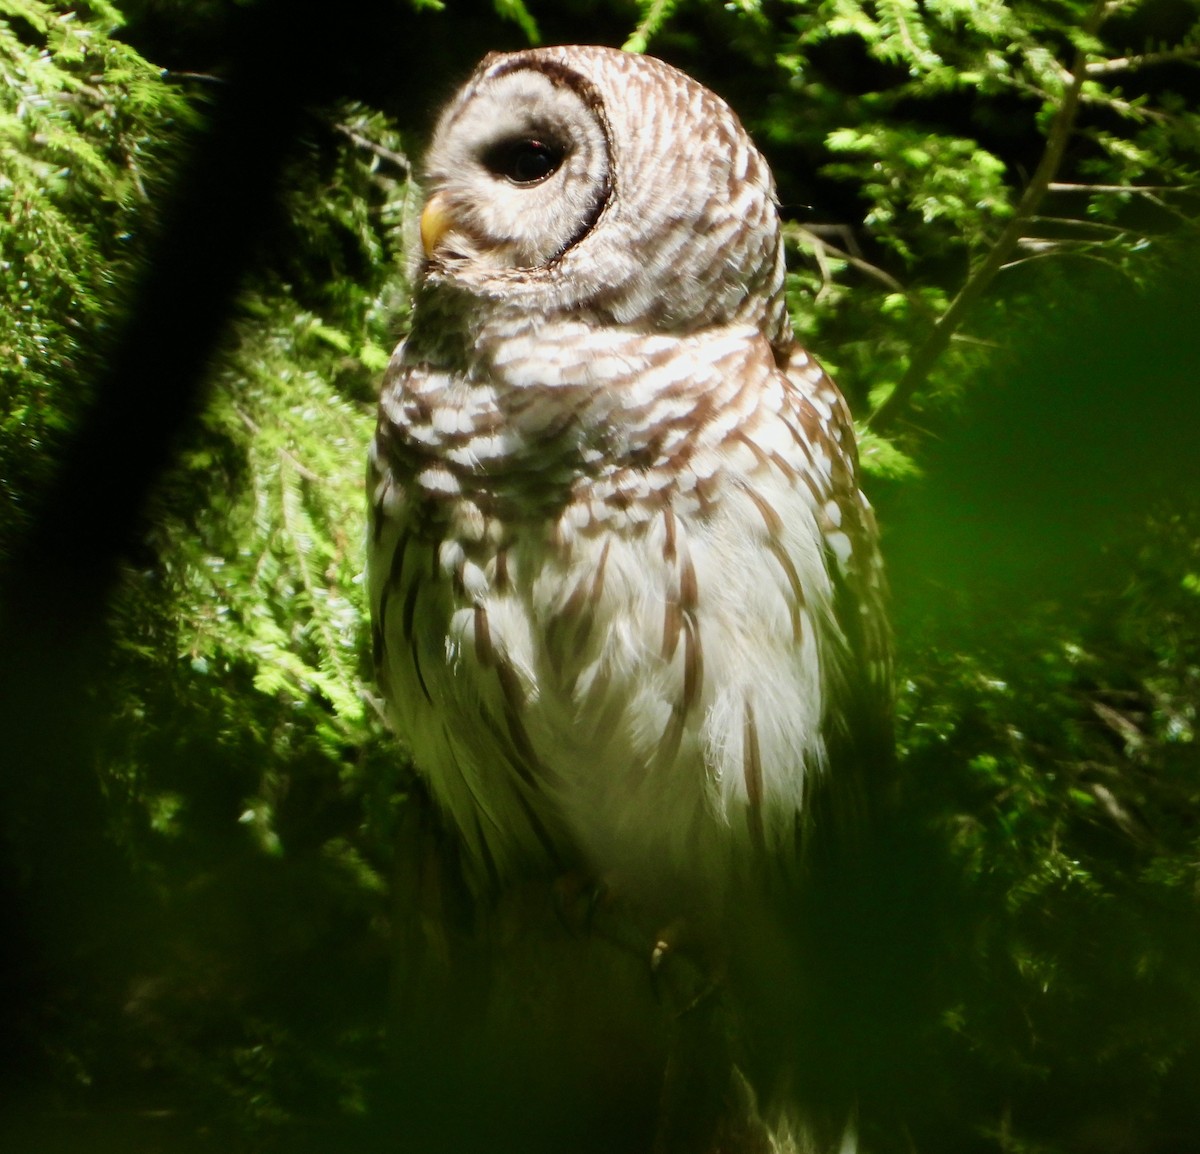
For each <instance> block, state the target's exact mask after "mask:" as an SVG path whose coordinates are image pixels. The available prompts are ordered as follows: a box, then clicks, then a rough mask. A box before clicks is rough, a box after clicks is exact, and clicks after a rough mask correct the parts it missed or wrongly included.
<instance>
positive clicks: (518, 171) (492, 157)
mask: <svg viewBox="0 0 1200 1154" xmlns="http://www.w3.org/2000/svg"><path fill="white" fill-rule="evenodd" d="M562 161H563V149H562V148H561V147H560V146H559V145H557V144H553V143H551V142H550V141H546V140H538V139H536V138H534V137H518V138H517V139H515V140H505V141H502V142H501V143H500V144H496V145H493V146H492V147H491V148H489V149H488V150H487V152H485V153H484V154H483V164H484V167H485V168H486V169H487V170H488V172H491V173H493V174H495V175H496V176H502V177H504V179H505V180H511V181H512V182H513V184H539V183H540V182H541V181H543V180H545V179H546V177H548V176H550V175H552V174H553V173H555V172H557V171H558V166H559V165H560V164H562Z"/></svg>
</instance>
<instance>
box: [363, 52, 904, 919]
mask: <svg viewBox="0 0 1200 1154" xmlns="http://www.w3.org/2000/svg"><path fill="white" fill-rule="evenodd" d="M425 186H426V190H427V201H426V204H425V208H424V212H423V214H422V217H421V238H422V243H423V247H424V253H425V259H424V262H423V263H422V265H421V267H420V271H419V275H418V278H417V283H416V290H415V301H414V307H413V313H412V328H411V332H410V333H409V335H408V337H407V338H406V339H405V340H404V342H403V343H402V344H401V345H400V347H399V348H398V349H397V350H396V353H395V355H394V357H393V359H392V362H391V365H390V367H389V369H388V372H387V376H386V379H385V381H384V385H383V391H382V396H381V400H380V406H379V419H378V427H377V431H376V434H375V438H374V441H373V443H372V445H371V449H370V460H369V470H368V493H369V504H370V530H369V557H368V572H369V588H370V604H371V613H372V619H373V644H374V659H375V666H376V671H377V676H378V680H379V684H380V686H381V688H382V690H383V693H384V697H385V699H386V702H387V711H388V714H389V717H390V719H391V721H392V723H393V724H394V726H395V728H396V730H397V731H398V732H399V734H401V735H402V737H403V738H404V740H405V741H406V742H407V743H408V745H409V747H410V748H411V751H412V756H413V759H414V762H415V764H416V766H417V767H418V769H419V770H420V772H421V773H422V774H423V775H424V777H425V779H426V780H427V782H428V786H429V789H430V791H431V793H432V795H433V797H434V798H435V799H436V801H437V803H438V805H439V806H440V808H441V810H442V811H443V812H444V815H445V818H446V820H447V822H448V824H449V825H450V827H452V829H453V830H454V831H455V832H456V834H457V837H458V838H459V839H460V842H461V846H462V858H463V861H464V863H465V869H466V872H467V875H468V878H469V882H470V885H471V887H472V888H473V889H474V890H475V891H476V892H477V893H478V894H481V895H486V894H490V893H496V892H500V891H503V890H504V888H505V887H506V886H508V885H511V884H512V883H514V882H515V881H517V880H519V879H521V878H526V877H529V876H533V875H540V876H546V877H552V876H555V875H558V874H562V873H565V872H567V871H573V872H575V873H578V874H582V875H584V876H587V877H590V878H592V879H594V880H595V881H596V882H598V883H602V884H603V885H604V886H606V887H607V889H608V890H609V891H610V892H611V893H613V894H615V895H616V896H617V899H618V900H619V901H621V902H623V903H624V904H625V905H626V907H627V908H628V909H630V910H631V911H635V913H636V915H637V916H638V917H641V918H643V919H645V921H646V922H647V924H650V925H654V924H659V923H661V924H663V925H665V924H666V923H668V922H671V921H677V920H680V919H682V920H683V921H685V922H688V923H690V924H692V925H694V926H696V927H699V928H698V931H697V933H698V936H699V937H700V938H701V939H704V940H709V939H711V938H713V937H719V936H720V934H721V933H722V927H723V926H725V925H728V924H729V923H728V918H729V916H730V911H731V909H733V910H735V911H736V909H737V908H740V906H741V904H742V903H743V902H744V899H745V895H746V893H747V892H749V887H750V886H753V885H756V884H758V879H759V878H760V876H761V877H765V876H767V875H769V874H772V873H778V874H780V875H781V876H788V875H789V871H793V870H797V869H800V868H801V866H802V861H803V858H804V854H805V844H806V841H808V840H810V839H811V834H812V830H813V829H814V828H815V827H819V826H820V825H821V824H822V823H823V822H825V823H828V824H829V825H830V827H831V828H832V827H833V826H837V827H849V826H851V825H852V824H853V821H854V814H855V813H856V811H857V809H858V808H859V806H860V804H861V801H862V796H863V794H864V791H866V790H868V789H869V783H867V781H866V775H867V773H868V772H869V766H868V767H867V769H864V763H865V762H869V760H870V757H871V756H872V754H871V753H870V752H869V750H870V749H871V748H872V743H874V742H878V740H879V735H880V734H881V733H883V732H884V731H885V730H886V715H887V701H888V690H887V682H888V634H887V629H886V625H885V621H884V615H883V610H882V601H883V579H882V575H881V567H880V562H879V557H878V551H877V543H876V530H875V525H874V519H873V516H872V512H871V509H870V506H869V505H868V503H867V501H866V499H865V498H864V497H863V495H862V493H861V492H860V490H859V486H858V479H857V455H856V447H855V438H854V432H853V427H852V424H851V420H850V416H849V413H848V411H847V408H846V405H845V403H844V401H843V399H842V397H841V395H840V394H839V392H838V391H837V389H836V388H835V386H834V384H833V383H832V381H831V380H830V379H829V377H828V376H826V374H825V373H824V372H823V370H822V369H821V367H820V366H819V365H818V364H817V362H816V361H815V360H814V359H813V358H812V357H811V356H810V355H809V354H808V353H807V352H805V350H804V349H803V348H801V347H800V346H799V345H798V344H797V343H796V341H795V339H794V336H793V333H792V328H791V323H790V320H789V317H788V313H787V308H786V304H785V297H784V290H785V284H784V281H785V268H784V251H783V242H782V238H781V231H780V222H779V217H778V213H777V208H776V202H775V193H774V184H773V181H772V177H771V173H770V171H769V169H768V166H767V163H766V161H765V160H764V158H763V157H762V155H761V154H760V153H759V152H758V150H757V149H756V148H755V146H754V144H753V143H752V142H751V140H750V138H749V136H748V135H747V133H746V132H745V130H744V129H743V127H742V125H741V124H740V122H739V121H738V119H737V117H736V116H735V115H734V113H733V112H732V110H731V109H730V108H729V107H728V106H727V105H726V104H725V103H724V102H723V101H722V100H720V99H719V98H718V97H717V96H715V95H714V94H713V93H712V92H710V91H708V90H707V89H706V88H704V87H702V86H701V85H700V84H698V83H696V82H695V81H694V80H692V79H690V78H689V77H688V76H686V75H684V74H683V73H681V72H679V71H677V70H676V69H674V68H672V67H670V66H668V65H667V64H664V63H662V62H661V61H658V60H655V59H652V58H649V57H645V56H635V55H629V54H626V53H622V52H619V51H616V50H613V49H609V48H601V47H553V48H541V49H534V50H529V51H523V52H516V53H512V54H505V55H491V56H489V57H488V58H487V59H485V60H484V61H483V62H482V63H481V64H480V66H479V68H478V69H477V70H476V72H475V74H474V75H473V76H472V77H471V79H470V80H469V81H468V82H467V83H466V85H465V86H464V87H463V88H462V89H461V90H460V91H459V93H458V94H457V95H456V96H455V97H454V98H453V99H452V101H451V102H450V104H449V106H448V107H447V108H446V109H445V111H444V113H443V114H442V116H441V119H440V121H439V123H438V125H437V128H436V131H435V133H434V135H433V139H432V144H431V145H430V148H429V151H428V155H427V160H426V165H425ZM864 751H868V752H864ZM764 863H765V864H764Z"/></svg>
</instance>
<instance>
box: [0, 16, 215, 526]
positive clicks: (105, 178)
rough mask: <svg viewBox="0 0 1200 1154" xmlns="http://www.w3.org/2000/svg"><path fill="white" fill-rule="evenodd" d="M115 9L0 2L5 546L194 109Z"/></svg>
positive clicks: (0, 393)
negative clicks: (123, 36) (128, 33)
mask: <svg viewBox="0 0 1200 1154" xmlns="http://www.w3.org/2000/svg"><path fill="white" fill-rule="evenodd" d="M120 23H121V18H120V15H119V13H118V12H117V10H116V9H115V8H114V7H113V6H112V5H111V4H107V3H93V4H87V5H77V6H76V8H75V11H70V12H68V11H64V10H63V9H62V8H61V7H60V6H57V5H54V4H51V3H45V2H43V0H3V3H0V254H2V259H0V297H2V299H3V301H4V307H3V308H2V309H0V459H3V461H4V469H3V470H2V473H0V475H2V478H3V479H2V480H0V542H5V541H7V540H9V539H10V538H11V534H12V533H13V532H14V530H15V529H16V526H17V523H18V522H19V519H20V518H21V516H22V512H21V509H22V505H23V504H24V501H25V499H26V498H27V496H28V494H29V493H30V492H31V491H33V490H35V489H36V488H37V486H38V485H39V484H41V483H43V482H44V481H45V479H46V478H47V476H48V466H49V464H50V463H51V462H52V461H53V454H54V449H55V446H56V445H57V444H58V443H60V438H61V436H62V434H63V432H64V430H65V429H67V428H69V427H70V425H71V422H72V420H73V418H74V416H75V414H76V412H77V409H78V406H79V404H80V403H82V402H83V401H84V399H85V398H84V397H83V396H82V395H81V390H80V387H79V382H82V381H84V380H86V379H87V376H88V373H89V371H90V370H92V369H94V367H95V365H96V363H97V361H96V351H97V348H98V346H99V345H100V344H101V342H102V340H103V337H104V335H105V333H106V331H107V326H106V322H107V320H108V317H109V314H110V312H111V310H112V306H113V303H114V301H115V300H116V299H118V293H119V289H120V287H121V286H122V285H124V284H125V283H126V282H127V279H128V277H129V275H130V271H131V267H132V265H133V258H134V254H135V251H136V246H135V243H134V238H133V236H132V235H131V231H132V230H133V229H134V228H135V222H136V219H137V217H138V214H139V213H140V212H142V211H143V210H144V208H145V206H146V205H147V203H148V202H149V200H150V198H151V196H152V195H153V193H154V191H155V189H156V181H157V176H158V173H159V172H160V171H161V166H160V163H159V162H160V160H161V158H162V157H163V156H164V155H165V154H167V153H169V152H170V151H171V149H172V147H173V144H174V141H175V137H176V135H177V133H178V130H179V128H180V127H181V125H184V124H186V123H188V122H189V120H190V119H191V112H190V110H189V106H188V104H187V103H186V102H185V100H184V99H183V97H182V95H181V94H180V93H179V92H178V91H176V90H175V89H173V88H171V87H170V86H169V85H167V84H165V83H164V82H163V80H162V77H161V75H160V73H159V71H158V70H157V69H155V68H154V67H153V66H152V65H150V64H148V63H147V62H146V61H144V60H143V59H142V58H141V57H140V56H138V54H137V53H136V52H134V51H133V50H132V49H131V48H130V47H129V46H128V45H125V44H122V43H121V42H120V41H119V40H116V39H114V38H113V37H112V35H111V32H112V30H113V29H114V28H115V27H117V26H119V25H120Z"/></svg>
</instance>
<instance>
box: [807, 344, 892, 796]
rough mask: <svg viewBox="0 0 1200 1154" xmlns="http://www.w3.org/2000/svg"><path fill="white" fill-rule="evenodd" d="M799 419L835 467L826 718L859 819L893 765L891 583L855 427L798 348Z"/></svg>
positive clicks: (827, 539)
mask: <svg viewBox="0 0 1200 1154" xmlns="http://www.w3.org/2000/svg"><path fill="white" fill-rule="evenodd" d="M783 371H784V374H785V376H786V378H787V380H788V383H789V385H790V390H789V396H790V400H791V404H792V409H793V412H794V414H795V419H796V420H797V421H799V422H800V424H801V427H803V428H805V429H806V430H809V431H810V435H811V436H812V437H813V438H814V439H816V440H819V441H820V442H821V444H822V445H823V446H824V447H825V448H826V450H827V451H828V452H829V455H830V458H831V461H830V467H829V473H828V478H827V479H826V481H825V486H826V488H827V499H826V501H825V502H824V505H823V513H824V515H823V516H822V518H821V519H820V524H821V530H822V535H823V538H824V546H825V553H826V563H827V566H828V570H829V574H830V578H831V580H832V584H833V592H834V598H833V609H834V615H835V618H836V620H837V624H838V626H839V628H840V631H841V633H842V635H843V637H844V638H845V649H846V651H845V654H844V659H843V662H842V670H841V678H840V685H839V691H838V693H837V695H836V698H835V701H834V703H833V709H832V710H831V714H830V717H829V720H828V724H829V727H830V733H829V736H828V741H829V744H830V749H831V758H832V760H833V761H834V762H835V763H840V764H837V765H835V776H836V777H840V781H838V782H836V783H835V785H834V790H835V791H841V792H842V794H843V800H844V802H845V803H846V805H847V807H848V808H850V809H851V810H853V812H854V813H855V814H857V813H859V812H861V811H862V809H864V808H865V805H866V798H865V797H864V795H866V794H869V793H870V792H872V791H873V789H874V788H875V787H876V786H878V785H879V784H882V783H884V782H886V781H887V780H888V775H889V770H890V767H891V764H892V760H893V756H894V749H893V734H892V699H893V686H892V639H891V631H890V629H889V626H888V621H887V613H886V605H887V596H888V593H887V581H886V577H885V574H884V569H883V561H882V557H881V555H880V551H879V533H878V528H877V526H876V523H875V514H874V511H873V510H872V508H871V505H870V503H869V502H868V501H867V498H866V497H865V496H864V494H863V492H862V490H861V489H860V487H859V465H858V447H857V442H856V438H855V432H854V423H853V420H852V418H851V416H850V410H849V408H848V406H847V405H846V402H845V400H844V398H843V397H842V395H841V393H840V392H839V391H838V389H837V387H836V386H835V385H834V383H833V381H832V380H831V379H830V377H829V375H828V374H827V373H826V372H825V370H824V369H823V368H822V367H821V365H820V364H819V363H818V362H817V361H816V360H815V358H813V357H811V356H810V355H809V354H808V353H807V352H805V350H804V349H803V348H801V347H800V346H799V345H797V346H794V347H793V348H792V350H791V352H790V355H789V357H788V359H787V361H786V363H785V364H784V365H783Z"/></svg>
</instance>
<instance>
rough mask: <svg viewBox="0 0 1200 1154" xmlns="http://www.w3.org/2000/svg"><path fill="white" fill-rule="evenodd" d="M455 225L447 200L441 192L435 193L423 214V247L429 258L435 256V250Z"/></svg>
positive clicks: (427, 202) (428, 201)
mask: <svg viewBox="0 0 1200 1154" xmlns="http://www.w3.org/2000/svg"><path fill="white" fill-rule="evenodd" d="M453 223H454V222H453V221H452V220H451V219H450V210H449V206H448V205H447V204H446V198H445V197H444V196H443V195H442V194H441V193H440V192H435V193H434V194H433V195H432V196H431V197H430V198H429V199H428V200H427V201H426V202H425V208H424V209H423V210H422V212H421V247H422V248H423V249H424V250H425V255H426V256H427V257H430V256H433V250H434V249H435V248H437V246H438V244H439V243H440V242H441V239H442V237H444V236H445V235H446V233H448V232H449V231H450V228H451V225H452V224H453Z"/></svg>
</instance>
